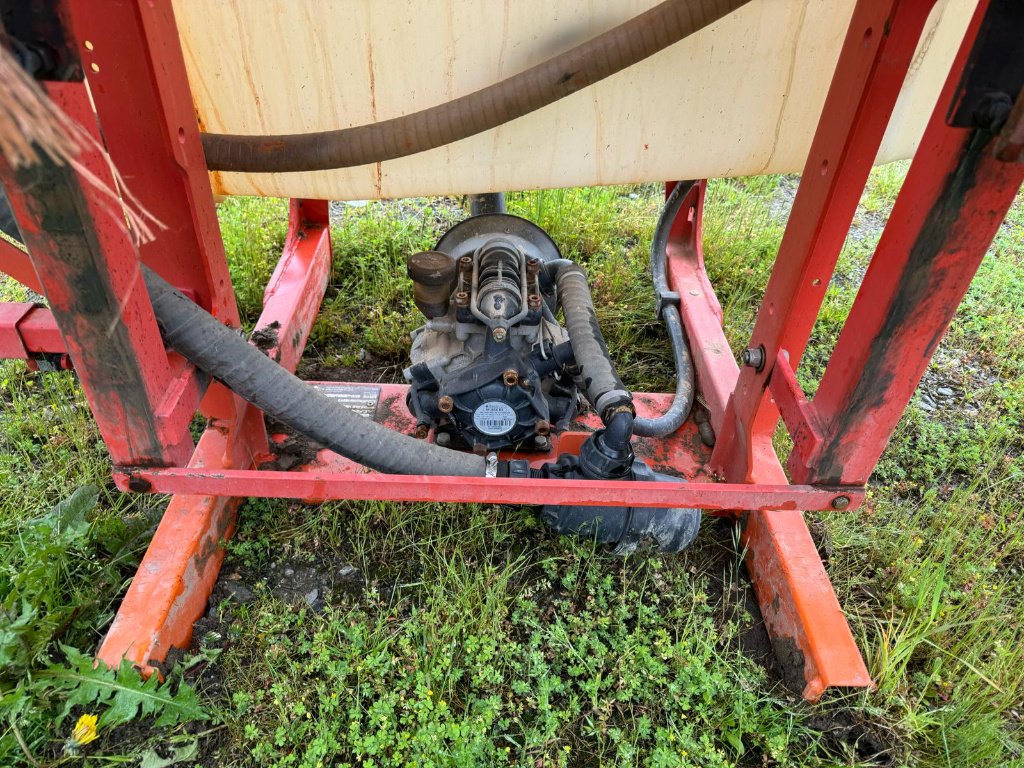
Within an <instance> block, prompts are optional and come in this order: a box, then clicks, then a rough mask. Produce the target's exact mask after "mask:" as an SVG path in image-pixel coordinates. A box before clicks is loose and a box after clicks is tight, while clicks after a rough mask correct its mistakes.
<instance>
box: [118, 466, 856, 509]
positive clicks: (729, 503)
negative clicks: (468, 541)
mask: <svg viewBox="0 0 1024 768" xmlns="http://www.w3.org/2000/svg"><path fill="white" fill-rule="evenodd" d="M114 477H115V480H116V481H117V485H118V487H119V488H121V490H129V489H130V487H131V486H132V485H136V487H143V488H145V490H147V491H152V492H155V493H205V494H209V495H212V496H239V495H245V496H257V497H261V498H284V499H305V500H314V501H326V500H329V499H374V500H385V501H435V502H444V503H474V504H532V505H540V504H577V505H580V506H593V507H596V506H605V505H623V504H625V505H630V506H636V507H695V508H698V509H710V510H723V509H724V510H731V509H736V508H739V507H751V508H757V509H761V510H767V511H772V510H795V509H809V510H829V509H832V506H831V505H832V502H833V500H834V499H835V498H836V497H837V496H847V497H849V498H851V499H852V500H853V501H852V503H851V506H854V507H855V506H857V505H859V503H860V502H861V501H862V500H863V495H864V494H863V489H861V488H857V489H853V490H847V489H842V488H823V487H817V486H803V485H790V484H788V483H783V484H781V485H748V484H746V483H738V484H732V483H686V482H677V483H667V482H666V483H631V482H628V481H621V480H618V481H616V480H543V479H536V480H518V479H509V478H501V477H496V478H488V477H460V478H457V482H455V481H456V478H451V477H442V476H431V475H381V474H377V473H371V472H366V471H365V470H364V472H358V471H353V472H336V473H332V474H321V473H318V472H315V471H304V472H274V471H261V470H249V471H246V470H228V469H219V468H218V469H212V470H203V471H197V470H195V469H192V468H186V467H154V468H153V469H146V468H143V469H138V470H133V471H130V472H124V471H123V470H117V471H115V475H114Z"/></svg>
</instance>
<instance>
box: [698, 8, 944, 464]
mask: <svg viewBox="0 0 1024 768" xmlns="http://www.w3.org/2000/svg"><path fill="white" fill-rule="evenodd" d="M933 5H934V2H931V1H926V2H925V1H922V0H886V1H885V2H878V0H860V1H859V2H858V3H857V6H856V8H855V9H854V12H853V17H852V19H851V20H850V26H849V28H848V30H847V33H846V40H845V42H844V43H843V50H842V52H841V53H840V56H839V62H838V64H837V65H836V71H835V74H834V75H833V77H832V84H831V86H830V87H829V92H828V96H827V98H826V99H825V104H824V106H823V108H822V112H821V118H820V120H819V123H818V128H817V131H816V132H815V135H814V141H813V143H812V144H811V149H810V153H809V154H808V157H807V163H806V165H805V166H804V172H803V175H802V176H801V179H800V188H799V190H798V191H797V195H796V199H795V200H794V201H793V210H792V212H791V214H790V217H789V222H788V224H787V226H786V232H785V235H784V236H783V240H782V244H781V246H780V247H779V255H778V258H777V260H776V262H775V268H774V270H773V271H772V275H771V278H770V280H769V281H768V287H767V289H766V290H765V297H764V301H763V302H762V304H761V309H760V312H759V313H758V316H757V322H756V324H755V326H754V332H753V334H752V336H751V339H750V344H749V346H750V348H752V349H755V350H757V349H761V350H763V355H762V357H763V360H764V364H763V366H762V367H761V368H760V370H758V369H755V368H752V367H745V368H744V369H743V370H742V371H741V372H740V375H739V381H738V383H737V386H736V390H735V392H734V393H733V395H732V398H731V400H730V403H729V406H728V410H727V413H726V416H725V424H724V425H723V428H722V429H721V430H720V432H719V436H718V443H717V445H716V446H715V452H714V455H713V456H712V467H714V468H715V469H716V470H717V471H719V472H720V473H721V474H722V475H723V476H724V477H725V478H726V479H728V480H732V481H735V482H741V481H744V480H745V481H747V482H757V481H758V480H759V478H758V472H757V465H758V458H759V457H758V456H757V453H758V450H759V443H762V444H763V443H764V442H765V441H769V442H770V440H771V437H772V434H773V433H774V431H775V426H776V424H777V423H778V418H779V414H778V410H777V409H776V407H775V405H774V404H773V403H772V401H771V398H770V396H769V394H768V393H767V387H768V381H769V379H770V377H771V374H772V369H773V367H774V363H775V360H776V357H777V355H778V353H779V350H785V351H786V352H787V353H788V356H789V361H790V365H791V366H792V368H793V370H796V369H797V367H798V365H799V363H800V358H801V356H802V355H803V352H804V348H805V347H806V346H807V341H808V339H809V338H810V334H811V330H812V329H813V327H814V321H815V320H816V318H817V316H818V312H819V310H820V309H821V303H822V301H823V299H824V297H825V291H826V289H827V288H828V284H829V280H830V279H831V277H832V273H833V272H834V270H835V266H836V261H837V259H838V258H839V252H840V250H841V249H842V246H843V242H844V241H845V239H846V235H847V233H848V231H849V228H850V222H851V221H852V220H853V215H854V213H855V212H856V210H857V203H858V201H859V200H860V195H861V192H862V191H863V189H864V185H865V183H866V182H867V179H868V174H869V173H870V171H871V166H872V165H873V164H874V160H875V156H876V155H877V154H878V147H879V145H880V144H881V142H882V137H883V136H884V134H885V129H886V126H887V125H888V123H889V117H890V115H891V114H892V110H893V107H894V106H895V104H896V99H897V98H898V97H899V93H900V89H901V88H902V86H903V81H904V79H905V77H906V74H907V70H908V69H909V67H910V62H911V60H912V59H913V56H914V51H915V49H916V46H917V43H918V40H919V39H920V37H921V32H922V30H923V28H924V24H925V21H926V20H927V18H928V13H929V11H930V10H931V8H932V6H933ZM761 482H764V481H763V480H761Z"/></svg>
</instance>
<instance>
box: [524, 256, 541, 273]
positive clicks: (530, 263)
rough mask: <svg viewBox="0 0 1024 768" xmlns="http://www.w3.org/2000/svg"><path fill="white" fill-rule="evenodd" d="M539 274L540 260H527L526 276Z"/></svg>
mask: <svg viewBox="0 0 1024 768" xmlns="http://www.w3.org/2000/svg"><path fill="white" fill-rule="evenodd" d="M538 272H540V259H527V260H526V274H528V275H536V274H537V273H538Z"/></svg>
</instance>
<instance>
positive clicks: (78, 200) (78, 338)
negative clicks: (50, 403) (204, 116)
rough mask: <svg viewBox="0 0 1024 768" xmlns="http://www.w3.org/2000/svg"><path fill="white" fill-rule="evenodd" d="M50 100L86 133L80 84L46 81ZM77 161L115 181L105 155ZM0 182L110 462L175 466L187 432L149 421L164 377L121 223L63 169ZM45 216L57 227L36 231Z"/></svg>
mask: <svg viewBox="0 0 1024 768" xmlns="http://www.w3.org/2000/svg"><path fill="white" fill-rule="evenodd" d="M48 92H49V95H50V97H51V98H52V99H53V100H54V102H55V103H57V104H58V105H59V106H60V107H61V108H62V109H63V110H64V112H65V113H67V114H68V115H69V116H70V117H71V118H72V119H74V120H76V121H77V122H79V123H80V124H81V125H82V126H84V127H86V128H87V129H94V128H95V119H94V116H93V113H92V108H91V106H90V104H89V99H88V95H87V94H86V91H85V88H84V86H82V85H81V84H80V83H54V84H50V85H49V86H48ZM78 160H79V162H80V163H81V164H82V166H84V167H85V168H86V169H87V170H88V172H90V173H91V174H92V175H93V176H94V177H95V178H97V179H99V180H100V181H102V182H104V183H106V184H107V185H108V186H112V185H113V184H114V180H113V178H112V176H111V173H110V167H109V163H108V161H107V159H106V157H105V156H104V155H103V154H102V153H101V152H99V151H95V150H94V151H89V152H83V153H82V154H81V155H80V156H79V158H78ZM0 165H3V166H4V167H3V168H0V176H2V177H3V182H4V186H5V188H6V190H7V194H8V197H9V199H10V202H11V207H12V210H13V212H14V214H15V216H16V218H17V221H18V226H19V229H20V230H21V234H22V236H23V237H24V239H25V242H26V244H27V246H28V248H29V252H30V253H31V255H32V262H33V265H34V267H35V271H36V273H37V274H38V276H39V278H40V280H41V282H42V287H43V288H44V292H45V294H46V297H47V300H48V301H49V304H50V309H51V310H52V311H53V314H54V317H55V318H56V319H57V322H58V325H59V326H60V328H61V330H62V332H63V334H64V337H65V340H66V342H67V351H68V353H69V354H70V355H71V358H72V360H73V361H74V364H75V368H76V370H77V372H78V375H79V378H80V380H81V382H82V387H83V389H84V390H85V393H86V396H87V398H88V400H89V403H90V406H91V407H92V410H93V413H94V414H95V416H96V422H97V425H98V426H99V429H100V433H101V434H102V436H103V439H104V442H105V443H106V444H107V447H108V449H109V451H110V454H111V457H112V458H113V459H114V460H115V462H119V463H140V462H141V463H145V464H164V465H168V464H169V465H181V464H183V463H185V462H187V461H188V457H189V455H190V454H191V452H192V447H193V445H192V439H191V437H190V435H189V434H188V431H187V430H182V429H177V430H170V429H167V428H166V425H165V424H163V423H162V422H161V421H160V420H159V418H158V417H157V415H156V414H157V411H158V409H159V405H160V403H161V402H162V400H163V397H164V395H165V392H166V390H167V389H168V385H169V383H170V381H171V377H172V372H171V368H170V365H169V363H168V359H167V354H166V352H165V351H164V348H163V343H162V341H161V340H160V333H159V331H158V329H157V326H156V319H155V318H154V317H153V309H152V305H151V304H150V302H149V296H148V295H147V294H146V289H145V286H144V285H143V281H142V279H141V272H140V270H139V266H138V255H137V252H136V250H135V247H134V245H133V243H132V240H131V239H130V237H129V235H128V233H127V232H126V231H125V224H124V219H123V217H122V216H121V215H120V211H118V210H117V209H116V208H115V207H113V206H112V205H111V203H110V201H109V199H108V198H105V197H103V196H102V195H100V194H98V193H97V192H96V191H95V190H94V189H93V188H92V187H91V186H90V185H89V183H88V182H85V181H83V180H82V179H81V178H80V177H79V176H78V175H77V174H76V173H75V171H73V170H72V169H71V168H70V167H67V166H55V165H52V164H49V163H40V164H38V165H36V166H33V167H31V168H29V169H26V170H22V171H18V172H14V171H13V170H12V169H10V168H9V167H6V165H5V164H3V163H2V162H0ZM44 218H47V219H50V220H53V219H54V218H56V219H57V220H59V221H60V222H61V227H60V228H59V229H57V228H51V230H49V231H48V230H45V229H44V228H43V226H42V222H43V220H44Z"/></svg>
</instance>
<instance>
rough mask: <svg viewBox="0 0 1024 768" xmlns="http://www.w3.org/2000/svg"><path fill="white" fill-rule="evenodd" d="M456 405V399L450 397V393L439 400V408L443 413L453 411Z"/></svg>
mask: <svg viewBox="0 0 1024 768" xmlns="http://www.w3.org/2000/svg"><path fill="white" fill-rule="evenodd" d="M454 407H455V401H454V400H452V399H451V398H450V397H448V395H442V396H441V397H439V398H438V400H437V408H438V410H439V411H441V413H451V412H452V409H453V408H454Z"/></svg>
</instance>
